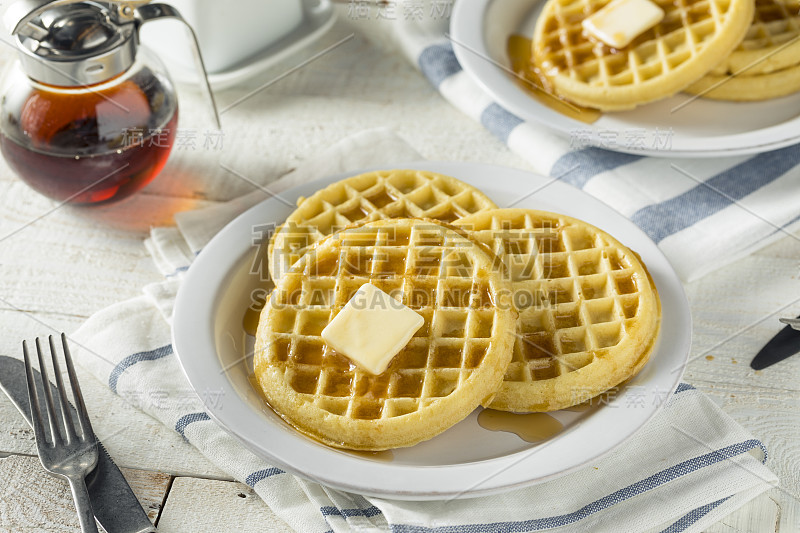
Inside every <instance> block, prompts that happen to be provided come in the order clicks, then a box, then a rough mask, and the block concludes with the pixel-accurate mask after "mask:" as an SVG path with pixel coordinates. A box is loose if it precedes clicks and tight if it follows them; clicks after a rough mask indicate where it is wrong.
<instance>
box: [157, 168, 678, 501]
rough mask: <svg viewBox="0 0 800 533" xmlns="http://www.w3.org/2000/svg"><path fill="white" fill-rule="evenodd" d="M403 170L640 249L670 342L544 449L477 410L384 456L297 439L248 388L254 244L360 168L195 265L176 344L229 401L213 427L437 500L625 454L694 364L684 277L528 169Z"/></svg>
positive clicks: (273, 206) (224, 241) (219, 244)
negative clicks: (426, 173)
mask: <svg viewBox="0 0 800 533" xmlns="http://www.w3.org/2000/svg"><path fill="white" fill-rule="evenodd" d="M395 168H417V169H423V170H431V171H434V172H440V173H443V174H448V175H451V176H455V177H456V178H458V179H461V180H463V181H465V182H467V183H470V184H472V185H475V186H476V187H479V188H480V189H481V190H483V191H484V192H485V193H486V194H487V195H488V196H489V197H490V198H492V199H493V200H494V201H495V202H496V203H497V204H498V205H499V206H501V207H506V206H514V207H526V208H535V209H546V210H550V211H557V212H561V213H565V214H567V215H572V216H576V217H580V218H582V219H583V220H586V221H588V222H590V223H592V224H594V225H596V226H599V227H600V228H602V229H604V230H606V231H608V232H609V233H611V234H612V235H614V236H615V237H617V238H618V239H619V240H620V241H622V242H623V243H624V244H626V245H627V246H629V247H631V248H632V249H634V250H636V251H637V252H638V253H639V254H640V255H641V257H642V259H643V260H644V262H645V263H646V264H647V266H648V269H649V271H650V274H651V275H652V277H653V280H654V281H655V284H656V286H657V288H658V292H659V294H660V295H661V305H662V315H663V319H662V324H661V334H660V339H661V340H660V341H659V342H658V344H657V346H656V348H655V351H654V352H653V354H652V356H651V358H650V361H649V362H648V363H647V365H646V366H645V367H644V369H643V370H642V371H641V372H640V373H639V374H638V375H637V376H636V377H635V378H633V379H632V380H631V381H630V382H628V383H626V384H625V386H623V387H621V388H620V389H619V393H618V394H616V395H615V396H613V398H612V399H611V400H610V401H609V402H608V403H607V404H605V405H601V406H600V407H598V408H594V409H591V410H589V411H585V412H568V411H559V412H556V413H554V416H555V417H556V418H558V420H559V421H561V422H562V423H563V424H564V430H563V431H562V432H561V433H559V434H558V435H556V436H554V437H552V438H551V439H550V440H548V441H545V442H544V443H535V444H534V443H529V442H525V441H523V440H521V439H520V438H519V437H517V436H516V435H514V434H512V433H499V432H492V431H488V430H486V429H484V428H482V427H481V426H480V425H479V424H478V423H477V414H478V410H476V411H475V412H474V413H473V414H472V415H470V416H469V417H467V418H466V419H465V420H463V421H462V422H460V423H458V424H456V425H455V426H453V427H452V428H450V429H448V430H447V431H445V432H444V433H442V434H440V435H438V436H437V437H435V438H433V439H431V440H429V441H426V442H423V443H421V444H418V445H416V446H413V447H410V448H404V449H397V450H393V451H392V453H391V454H378V455H376V456H369V455H368V454H367V455H365V454H357V453H348V452H345V451H341V450H336V449H333V448H330V447H328V446H325V445H323V444H320V443H318V442H316V441H314V440H312V439H309V438H307V437H305V436H303V435H302V434H300V433H298V432H297V431H295V430H294V429H292V428H291V427H289V426H288V425H287V424H286V423H284V422H283V421H282V420H281V419H280V418H279V417H278V416H277V415H276V414H275V413H274V412H273V411H272V410H271V409H270V408H269V407H268V406H266V405H265V404H264V402H263V401H262V399H261V397H260V395H259V394H258V393H257V392H256V391H255V389H254V388H253V387H251V385H250V382H249V381H248V373H249V369H248V365H247V362H248V360H249V359H251V358H252V352H251V351H250V350H251V349H252V348H251V347H252V337H248V336H247V335H246V334H245V331H244V328H243V315H244V312H245V310H246V309H247V308H248V307H249V306H250V303H251V294H253V291H256V290H258V288H259V286H260V285H263V281H261V278H260V277H259V274H258V268H254V265H255V266H256V267H257V266H258V265H259V264H260V260H261V258H262V257H261V256H260V255H259V254H261V253H263V251H264V250H263V249H261V248H259V246H258V245H254V242H257V240H256V241H254V237H255V238H257V237H259V236H260V235H261V232H262V231H264V230H265V229H267V228H268V227H269V226H270V225H271V224H279V223H281V222H283V220H284V219H285V218H286V216H287V215H288V214H289V213H290V212H291V211H292V210H293V208H292V207H291V205H292V203H293V202H294V200H296V199H297V197H298V196H305V197H308V196H310V195H311V194H313V193H314V192H315V191H316V190H318V189H319V188H321V187H324V186H326V185H328V184H330V183H332V182H334V181H338V180H340V179H342V178H344V177H347V176H350V175H354V174H356V173H359V172H361V171H353V172H349V173H347V175H337V176H330V177H328V178H325V179H323V180H320V181H316V182H313V183H309V184H307V185H304V186H301V187H297V188H295V189H292V190H290V191H287V192H286V193H283V194H282V196H283V199H278V198H270V199H268V200H265V201H264V202H262V203H261V204H258V205H257V206H255V207H253V208H252V209H250V210H248V211H247V212H245V213H244V214H242V215H241V216H239V217H238V218H237V219H236V220H234V221H233V222H231V223H230V224H229V225H228V226H227V227H225V229H223V230H222V231H221V232H220V233H219V234H218V235H217V236H216V237H214V239H212V241H211V242H210V243H209V244H208V245H207V246H206V247H205V249H204V250H203V251H202V253H201V254H200V255H199V256H198V257H197V258H196V259H195V261H194V263H193V264H192V266H191V268H190V269H189V271H188V273H187V275H186V279H185V280H184V282H183V284H182V286H181V289H180V292H179V294H178V299H177V302H176V305H175V312H174V317H173V342H174V347H175V351H176V353H177V354H178V359H179V360H180V363H181V366H182V367H183V370H184V373H185V374H186V377H187V378H188V380H189V382H190V383H191V385H192V387H193V388H194V389H195V390H196V391H215V392H219V393H220V394H221V397H222V398H224V401H222V402H219V403H214V404H213V405H207V406H206V408H207V412H208V414H209V415H210V416H211V417H212V418H213V419H214V420H216V421H217V422H218V423H219V424H220V425H221V426H222V427H224V428H226V429H227V430H228V431H229V432H231V433H232V434H233V435H235V436H236V437H238V438H239V439H240V440H241V441H242V442H243V443H244V444H245V445H247V446H248V447H249V448H250V449H251V450H253V451H254V452H255V453H256V454H258V455H260V456H261V457H263V458H264V459H265V460H267V461H269V462H270V463H271V464H274V465H276V466H279V467H281V468H283V469H284V470H286V471H289V472H292V473H295V474H298V475H300V476H304V477H307V478H310V479H313V480H315V481H318V482H320V483H323V484H325V485H328V486H331V487H334V488H337V489H340V490H344V491H349V492H355V493H359V494H366V495H372V496H381V497H387V498H395V499H408V500H428V499H442V498H448V497H472V496H480V495H484V494H490V493H495V492H500V491H504V490H509V489H512V488H517V487H522V486H525V485H529V484H532V483H537V482H541V481H545V480H548V479H551V478H553V477H556V476H559V475H562V474H564V473H567V472H569V471H572V470H574V469H576V468H579V467H580V466H581V465H584V464H586V463H587V462H588V461H592V460H596V459H597V458H599V457H600V456H602V455H604V454H606V453H608V452H609V451H610V450H612V449H614V448H615V447H617V446H619V445H620V444H621V443H622V442H624V441H625V440H627V439H628V438H630V437H631V436H632V435H633V434H634V433H635V432H636V431H637V430H639V429H640V428H641V427H642V426H643V425H644V423H645V422H646V421H647V420H649V419H650V418H651V417H652V416H654V415H655V414H656V413H657V412H658V411H659V409H660V408H661V406H662V405H663V403H664V402H665V401H666V400H667V398H668V397H669V396H670V394H671V393H672V391H674V390H675V388H676V387H677V385H678V382H679V380H680V377H681V375H682V372H683V368H684V366H685V364H686V361H687V358H688V355H689V345H690V339H691V319H690V315H689V307H688V303H687V301H686V297H685V296H684V293H683V288H682V286H681V284H680V281H679V280H678V277H677V276H676V274H675V272H674V271H673V270H672V268H671V266H670V264H669V262H668V261H667V259H666V258H665V257H664V256H663V255H662V254H661V251H660V250H659V249H658V247H657V246H656V245H655V244H654V243H653V241H651V240H650V239H649V238H648V237H647V236H646V235H645V234H644V233H643V232H642V231H641V230H640V229H639V228H637V227H636V226H635V225H634V224H633V223H631V222H630V221H629V220H627V219H626V218H625V217H623V216H622V215H620V214H619V213H617V212H615V211H614V210H612V209H611V208H609V207H608V206H606V205H605V204H603V203H601V202H599V201H598V200H596V199H595V198H593V197H591V196H589V195H588V194H586V193H584V192H582V191H580V190H578V189H575V188H573V187H570V186H568V185H565V184H563V183H558V182H552V181H551V180H548V179H547V178H544V177H542V176H538V175H535V174H531V173H528V172H523V171H521V170H515V169H511V168H504V167H496V166H489V165H476V164H466V163H434V162H416V163H407V164H404V165H400V166H397V167H395ZM367 170H370V169H367ZM365 171H366V170H365ZM287 204H289V205H287ZM387 459H391V460H387Z"/></svg>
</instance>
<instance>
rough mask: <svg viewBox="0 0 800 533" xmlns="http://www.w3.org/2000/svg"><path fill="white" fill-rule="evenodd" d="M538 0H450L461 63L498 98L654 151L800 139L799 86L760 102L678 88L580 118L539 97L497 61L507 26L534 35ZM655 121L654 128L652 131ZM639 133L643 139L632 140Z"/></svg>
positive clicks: (545, 119) (599, 139)
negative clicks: (701, 95) (731, 99)
mask: <svg viewBox="0 0 800 533" xmlns="http://www.w3.org/2000/svg"><path fill="white" fill-rule="evenodd" d="M543 4H544V0H471V1H469V2H456V4H455V6H454V8H453V17H452V19H451V22H450V32H451V37H452V42H453V49H454V51H455V53H456V56H457V57H458V60H459V63H461V65H462V67H463V68H464V70H465V71H466V72H467V73H468V74H469V75H470V76H471V77H472V78H473V79H474V80H475V81H476V82H477V83H478V84H479V85H480V86H481V87H483V89H484V90H486V92H487V93H488V94H489V95H490V96H491V97H492V98H493V99H494V100H495V101H497V102H498V103H499V104H500V105H502V106H503V107H504V108H506V109H508V110H509V111H511V112H512V113H514V114H516V115H517V116H519V117H520V118H522V119H524V120H527V121H532V122H539V123H541V124H544V125H546V126H548V127H550V128H552V129H554V130H555V131H557V132H559V133H560V134H562V135H564V136H567V137H571V138H572V139H574V140H575V141H577V144H578V145H581V146H582V145H583V143H586V142H591V143H592V144H596V145H600V146H603V147H604V148H608V149H610V150H616V151H620V152H628V153H635V154H640V155H651V156H658V157H716V156H725V155H738V154H747V153H755V152H764V151H767V150H774V149H777V148H781V147H783V146H788V145H791V144H795V143H797V142H800V93H796V94H793V95H790V96H786V97H783V98H776V99H773V100H767V101H764V102H753V103H740V102H721V101H713V100H705V99H702V98H696V99H694V100H693V101H692V102H690V103H689V100H690V99H692V98H693V97H692V96H691V95H688V94H678V95H676V96H674V97H672V98H668V99H666V100H661V101H659V102H654V103H652V104H647V105H643V106H640V107H638V108H636V109H633V110H631V111H624V112H614V113H606V114H604V115H603V116H602V117H601V118H600V119H599V120H598V121H597V122H595V123H594V124H584V123H583V122H579V121H576V120H574V119H571V118H569V117H566V116H564V115H562V114H560V113H558V112H556V111H553V110H552V109H550V108H549V107H547V106H545V105H542V104H541V103H539V102H538V101H536V100H535V99H534V98H532V97H530V96H529V95H528V94H527V93H526V92H525V91H524V90H522V89H520V88H519V87H518V86H517V85H516V83H515V82H514V79H513V77H512V76H511V75H510V74H509V73H508V72H507V71H505V70H503V68H501V67H499V66H497V65H498V64H499V65H502V66H503V67H505V68H508V67H509V66H510V62H509V60H508V56H507V53H506V44H507V40H508V37H509V36H510V35H512V34H520V35H527V36H532V35H533V29H534V26H535V23H536V18H537V16H538V15H539V12H540V11H541V8H542V6H543ZM656 128H658V132H656ZM642 130H644V131H643V132H642ZM642 133H644V139H643V140H644V143H643V144H644V146H643V147H642V146H640V145H638V144H637V143H639V142H640V140H641V139H642Z"/></svg>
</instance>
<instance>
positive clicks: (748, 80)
mask: <svg viewBox="0 0 800 533" xmlns="http://www.w3.org/2000/svg"><path fill="white" fill-rule="evenodd" d="M685 91H686V92H687V93H691V94H696V95H697V96H702V97H703V98H710V99H712V100H731V101H734V102H754V101H759V100H768V99H770V98H778V97H780V96H786V95H788V94H792V93H795V92H797V91H800V65H796V66H794V67H789V68H785V69H783V70H777V71H775V72H770V73H769V74H760V75H758V76H743V75H741V74H740V75H739V76H712V75H710V74H709V75H708V76H704V77H703V78H701V79H700V80H698V81H696V82H695V83H693V84H692V85H690V86H689V87H687V88H686V89H685Z"/></svg>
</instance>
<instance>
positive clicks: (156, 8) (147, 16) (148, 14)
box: [120, 3, 222, 129]
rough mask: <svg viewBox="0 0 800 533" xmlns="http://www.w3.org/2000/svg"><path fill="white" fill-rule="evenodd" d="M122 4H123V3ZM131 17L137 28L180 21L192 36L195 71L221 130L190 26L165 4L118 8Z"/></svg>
mask: <svg viewBox="0 0 800 533" xmlns="http://www.w3.org/2000/svg"><path fill="white" fill-rule="evenodd" d="M123 4H124V3H123ZM131 10H132V16H133V17H134V18H135V19H136V21H137V22H138V24H139V26H141V25H142V24H144V23H145V22H149V21H151V20H158V19H165V18H174V19H177V20H179V21H181V22H182V23H183V24H184V25H185V26H186V27H187V28H188V29H189V33H191V35H192V55H193V56H194V64H195V69H196V70H197V74H198V75H199V76H201V77H202V78H203V85H204V87H205V93H206V96H207V97H208V101H209V103H210V104H211V110H212V111H213V113H214V120H215V122H216V124H217V129H222V122H221V121H220V118H219V111H218V110H217V102H216V100H215V99H214V93H213V92H212V91H211V84H210V83H209V81H208V74H207V73H206V66H205V63H204V62H203V54H202V53H201V52H200V42H199V41H198V40H197V34H196V33H195V32H194V28H192V26H191V24H189V23H188V22H186V20H185V19H184V18H183V16H181V14H180V13H179V12H178V10H177V9H175V8H174V7H172V6H170V5H167V4H144V5H140V6H139V7H137V8H135V9H134V8H132V7H131V6H130V5H123V6H122V7H121V8H120V15H122V16H131Z"/></svg>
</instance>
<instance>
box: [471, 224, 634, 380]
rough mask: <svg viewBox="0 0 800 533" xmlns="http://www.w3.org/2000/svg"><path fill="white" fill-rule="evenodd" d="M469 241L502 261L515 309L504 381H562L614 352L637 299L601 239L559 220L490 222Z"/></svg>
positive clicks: (626, 269) (628, 276)
mask: <svg viewBox="0 0 800 533" xmlns="http://www.w3.org/2000/svg"><path fill="white" fill-rule="evenodd" d="M475 238H476V239H477V240H479V241H480V242H483V243H485V244H487V245H489V246H490V247H491V248H492V250H493V251H494V252H495V253H496V254H497V255H499V256H501V257H503V258H504V262H506V265H507V267H508V268H509V270H510V271H511V275H512V282H513V291H514V300H515V304H516V305H517V306H518V308H519V312H520V316H519V319H518V328H517V333H518V338H517V342H516V344H515V348H514V356H513V359H512V361H511V364H510V365H509V367H508V370H507V371H506V376H505V380H506V381H521V382H531V381H537V380H542V379H549V378H553V377H557V376H560V375H562V374H567V373H569V372H572V371H574V370H577V369H579V368H583V367H585V366H586V365H589V364H591V363H592V361H593V360H594V358H595V357H598V356H602V354H603V352H602V349H604V348H611V347H613V346H615V345H617V344H618V343H619V341H620V339H621V337H622V335H623V334H624V331H625V325H626V323H627V321H628V320H635V317H636V313H637V310H638V303H639V296H638V294H637V293H638V289H637V280H636V279H635V277H634V272H633V269H632V268H631V267H630V263H629V262H628V259H627V258H626V257H624V256H622V255H620V254H619V251H618V249H617V247H615V246H610V245H609V244H608V243H606V242H605V241H604V240H603V238H602V236H600V235H598V234H593V233H592V232H590V231H589V230H588V229H587V228H586V227H581V226H575V225H573V224H570V223H569V222H564V221H563V220H559V219H551V220H547V219H545V220H541V219H538V220H534V219H533V218H532V217H531V216H530V215H524V216H521V217H518V218H516V219H514V220H508V219H504V220H498V219H496V218H492V219H491V227H490V228H489V229H480V230H477V231H476V232H475Z"/></svg>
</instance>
